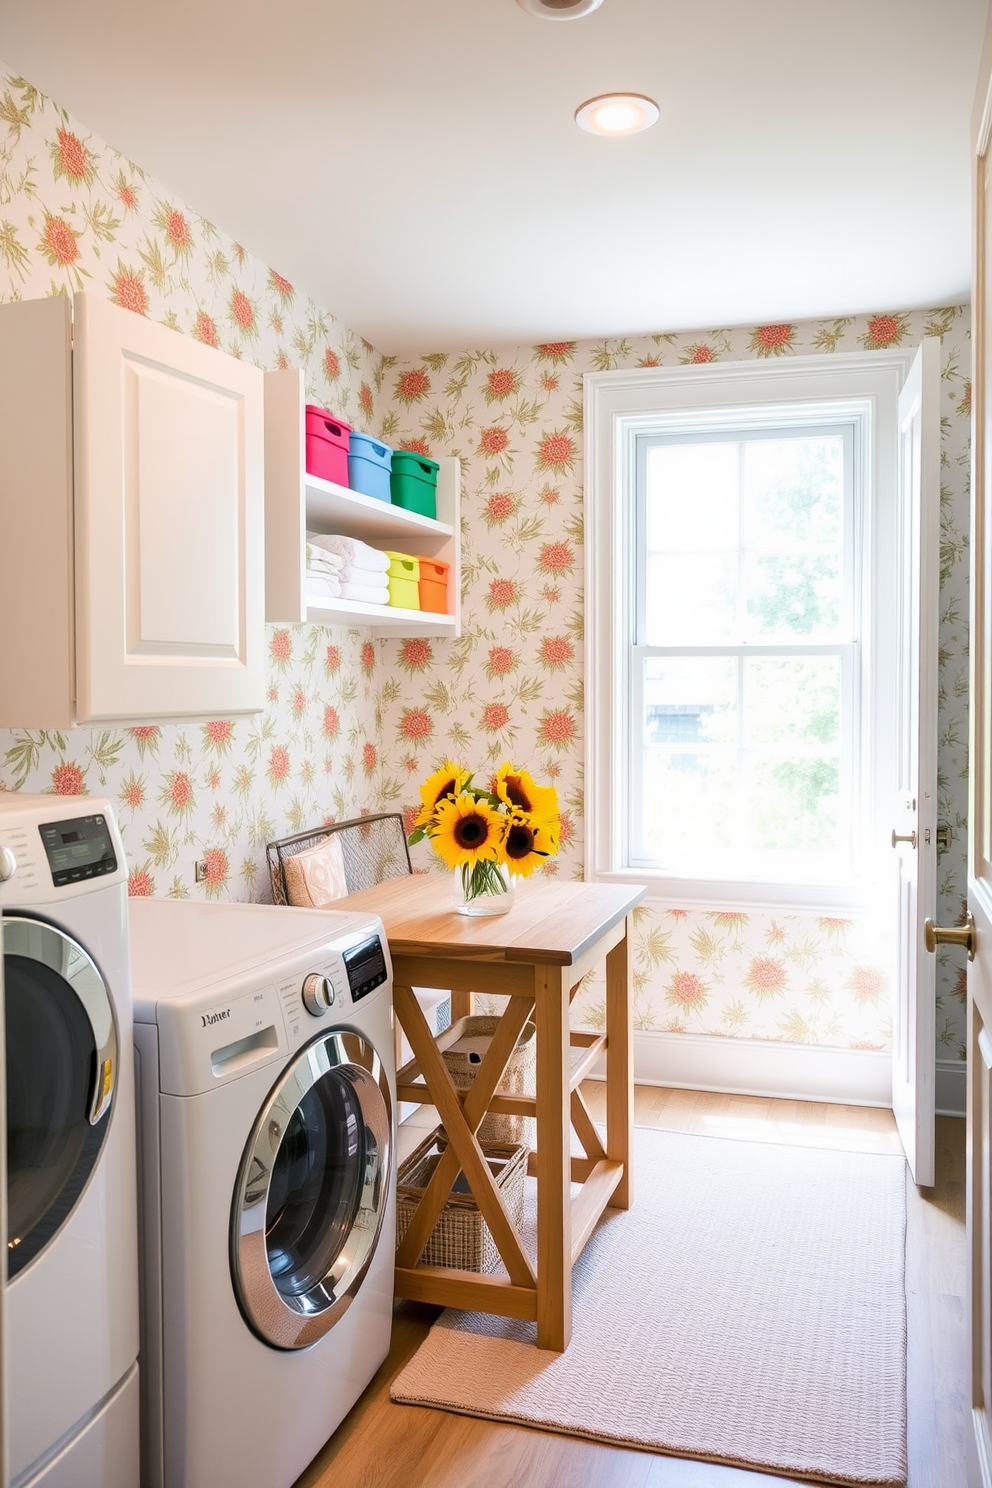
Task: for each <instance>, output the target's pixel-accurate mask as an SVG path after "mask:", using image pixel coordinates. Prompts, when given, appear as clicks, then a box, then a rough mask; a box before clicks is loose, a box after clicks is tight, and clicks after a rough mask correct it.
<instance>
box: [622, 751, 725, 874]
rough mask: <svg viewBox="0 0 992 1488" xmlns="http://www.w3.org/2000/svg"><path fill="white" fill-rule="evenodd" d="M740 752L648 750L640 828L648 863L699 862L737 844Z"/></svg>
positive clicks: (645, 762)
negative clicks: (707, 855) (702, 854)
mask: <svg viewBox="0 0 992 1488" xmlns="http://www.w3.org/2000/svg"><path fill="white" fill-rule="evenodd" d="M737 781H738V759H737V751H736V749H727V748H723V749H721V748H715V749H708V750H706V751H699V750H693V749H691V747H690V748H685V749H676V748H668V749H664V748H647V749H645V751H644V760H643V785H642V799H641V800H640V801H639V802H638V803H637V811H638V818H639V829H640V832H641V834H642V841H643V848H644V854H645V856H646V857H647V858H648V860H653V861H656V862H665V863H673V864H675V863H679V862H686V861H688V860H689V859H691V860H693V861H698V859H699V857H700V854H701V853H726V852H728V851H732V850H733V849H734V848H735V847H736V845H737V837H738V827H737V820H736V816H737V809H738V795H739V792H738V786H737Z"/></svg>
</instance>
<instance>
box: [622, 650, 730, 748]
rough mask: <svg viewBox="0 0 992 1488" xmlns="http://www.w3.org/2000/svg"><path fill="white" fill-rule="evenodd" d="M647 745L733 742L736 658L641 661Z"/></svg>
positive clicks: (651, 659)
mask: <svg viewBox="0 0 992 1488" xmlns="http://www.w3.org/2000/svg"><path fill="white" fill-rule="evenodd" d="M643 737H644V742H645V744H675V745H685V744H734V745H736V744H737V739H738V723H737V661H736V659H735V658H734V657H725V656H699V657H694V656H693V657H690V656H676V657H661V656H651V657H647V658H645V660H644V734H643Z"/></svg>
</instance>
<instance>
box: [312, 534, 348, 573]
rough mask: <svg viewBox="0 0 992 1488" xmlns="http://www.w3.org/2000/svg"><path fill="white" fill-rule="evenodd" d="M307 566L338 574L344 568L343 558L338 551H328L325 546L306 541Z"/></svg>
mask: <svg viewBox="0 0 992 1488" xmlns="http://www.w3.org/2000/svg"><path fill="white" fill-rule="evenodd" d="M307 568H319V569H325V570H326V571H327V572H328V573H336V574H339V573H340V572H341V570H342V568H344V559H343V558H342V557H341V554H340V553H329V552H328V551H327V549H326V548H321V547H319V546H318V545H317V543H312V542H308V543H307Z"/></svg>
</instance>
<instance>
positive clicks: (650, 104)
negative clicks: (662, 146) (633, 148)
mask: <svg viewBox="0 0 992 1488" xmlns="http://www.w3.org/2000/svg"><path fill="white" fill-rule="evenodd" d="M575 122H576V124H578V126H579V128H580V129H585V130H586V131H587V132H588V133H589V134H606V135H619V134H640V133H641V131H642V130H644V129H650V128H651V125H652V124H657V122H658V105H657V104H656V103H655V101H654V99H653V98H645V97H644V95H643V93H601V94H600V95H599V97H598V98H590V99H588V101H587V102H586V103H583V104H580V105H579V107H578V108H577V109H576V110H575Z"/></svg>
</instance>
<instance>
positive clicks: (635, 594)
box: [618, 400, 870, 883]
mask: <svg viewBox="0 0 992 1488" xmlns="http://www.w3.org/2000/svg"><path fill="white" fill-rule="evenodd" d="M735 412H736V413H737V414H738V418H736V419H735V417H734V414H735ZM759 415H760V421H759V417H758V416H759ZM704 417H705V415H704V413H698V414H697V415H696V417H695V418H694V420H693V426H691V427H686V426H685V425H681V426H680V424H679V422H678V421H673V420H671V419H670V418H667V419H660V420H659V422H660V423H663V424H664V427H663V428H660V429H659V428H658V427H657V426H656V427H653V428H652V427H651V426H650V425H649V424H648V425H645V423H643V422H642V423H641V425H640V427H639V428H638V430H637V432H636V434H635V435H634V449H633V455H634V458H633V461H632V462H631V465H630V466H629V467H628V471H629V477H630V478H631V483H632V486H633V490H630V489H628V490H627V491H626V492H625V493H624V495H625V500H624V505H625V506H626V507H627V510H628V511H630V513H631V521H630V525H629V526H628V529H627V530H628V532H629V535H630V543H631V547H630V551H629V554H628V572H629V574H630V579H631V590H632V605H630V606H629V607H628V609H627V631H628V635H627V645H626V647H625V651H626V669H627V679H626V680H627V687H626V689H625V692H626V696H627V698H628V699H629V713H628V715H627V718H626V719H625V723H624V729H623V732H624V733H625V735H626V740H625V743H626V748H625V749H624V750H623V756H624V765H625V770H624V774H625V776H626V781H625V789H624V790H622V792H621V799H622V801H623V813H622V822H621V823H620V833H619V839H620V840H619V842H618V847H619V848H620V855H621V861H622V863H623V864H624V866H625V867H626V868H627V869H628V870H635V871H636V870H638V869H649V870H650V871H652V872H653V873H659V874H664V875H669V874H670V875H672V876H676V877H679V878H685V877H697V878H700V879H705V878H707V877H709V878H735V879H738V880H741V881H744V882H754V883H761V882H765V883H770V882H779V881H781V880H783V879H785V878H787V877H789V876H792V875H794V874H798V875H799V876H801V877H802V878H803V879H804V880H806V881H811V882H815V881H822V882H824V883H827V882H833V881H836V880H837V879H838V878H850V877H852V876H853V875H856V874H857V873H858V872H859V870H860V867H861V863H862V858H863V849H864V845H865V844H864V839H863V829H862V830H859V828H858V825H857V822H858V817H859V812H858V810H857V802H858V801H859V799H860V796H861V791H862V787H863V768H862V763H863V755H864V752H865V748H866V745H867V740H866V737H865V733H864V728H863V718H862V715H863V708H862V690H863V670H864V656H863V648H862V645H861V634H862V616H863V614H864V612H865V611H866V609H867V608H868V605H869V600H870V596H869V595H868V593H867V590H866V585H867V573H866V564H865V550H866V522H867V507H868V493H867V491H866V490H865V489H864V483H863V480H862V479H861V473H862V472H863V471H864V470H865V469H866V465H867V461H866V451H865V450H864V448H863V447H862V442H863V440H864V438H865V436H866V431H865V429H864V427H863V423H862V422H861V421H859V419H858V417H857V413H856V411H855V409H854V400H852V401H851V403H849V404H847V406H845V402H839V403H838V404H836V405H835V406H834V407H833V408H832V409H831V410H830V412H829V414H828V415H827V416H826V417H820V418H816V419H814V420H810V421H806V422H804V421H802V420H801V419H800V418H798V417H797V412H796V409H795V408H794V407H793V408H774V407H767V408H762V409H760V410H745V409H741V410H734V409H728V410H724V411H723V413H722V415H720V416H718V417H717V418H716V419H715V420H714V424H713V425H712V426H707V425H706V424H705V422H703V419H704ZM817 435H832V436H835V437H836V436H838V435H839V436H840V437H841V438H842V439H843V469H844V491H843V503H842V532H841V545H840V552H841V561H842V584H841V591H842V593H841V613H840V615H839V616H838V624H837V627H836V629H835V630H834V629H832V630H831V631H830V632H829V633H827V634H819V635H818V634H816V633H814V634H811V635H810V636H809V637H804V638H803V640H801V641H788V640H782V639H774V640H769V641H765V640H761V641H745V640H743V639H741V640H739V641H737V642H736V643H713V644H703V645H685V644H679V645H672V646H659V645H647V644H645V641H644V637H645V632H646V589H647V572H646V570H647V553H648V546H647V462H648V455H649V452H650V450H651V449H652V448H655V447H658V446H659V445H683V444H689V443H699V444H712V443H716V442H719V441H726V442H734V443H737V444H744V443H748V442H751V441H757V440H763V439H769V440H770V439H782V438H797V439H798V438H803V437H816V436H817ZM742 467H743V461H740V462H739V465H738V487H737V502H738V539H739V541H738V547H737V555H738V558H737V561H738V575H739V589H738V605H739V610H738V624H739V626H740V625H741V617H742V614H743V605H744V589H743V582H742V574H741V570H742V567H743V563H744V555H745V553H746V551H747V547H746V522H745V520H744V512H743V503H744V482H743V474H742ZM728 551H730V552H731V553H732V552H733V549H729V550H728ZM806 656H810V657H812V656H836V657H837V658H838V659H839V661H840V670H841V698H840V726H839V728H840V748H839V751H838V754H839V767H840V784H839V797H838V815H839V820H840V821H841V822H842V823H843V824H844V825H843V830H842V832H841V834H840V841H839V843H838V850H837V851H836V852H824V851H818V852H811V853H804V852H801V851H796V850H791V849H774V850H766V851H759V850H753V851H752V850H745V849H744V848H743V845H741V847H740V850H738V851H736V852H734V851H729V852H721V853H720V854H719V861H718V863H716V864H715V863H714V854H713V852H712V851H709V852H706V853H701V855H700V856H699V857H698V858H696V857H691V856H690V857H689V858H687V857H686V855H685V854H684V853H682V852H680V854H679V855H678V857H676V858H671V857H667V856H663V857H659V856H657V855H652V853H651V852H649V850H648V846H647V843H646V841H645V831H644V828H645V821H644V812H643V809H642V803H643V802H644V801H645V800H646V799H647V797H646V793H645V779H644V768H645V761H646V758H647V757H648V754H649V752H650V750H649V746H648V745H646V744H645V743H644V741H643V722H644V717H645V697H644V677H645V671H646V662H647V661H648V660H649V659H650V658H652V657H659V658H664V657H680V658H681V657H685V658H687V659H688V658H693V657H700V658H702V657H717V658H728V659H729V658H740V657H744V658H758V657H806ZM743 678H744V667H743V666H740V665H738V711H737V730H738V739H737V770H738V773H740V772H741V770H742V769H743V764H744V759H745V755H746V754H747V753H753V751H747V750H745V748H744V745H743V729H744V710H743V705H742V701H743V700H742V689H743ZM721 747H726V746H721ZM694 750H695V746H694ZM703 752H706V751H705V749H704V750H703Z"/></svg>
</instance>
